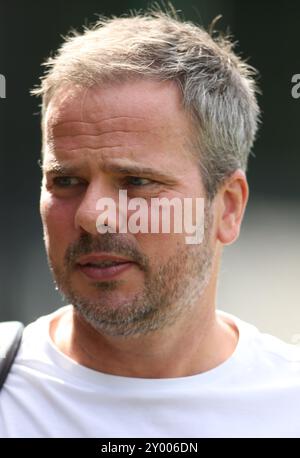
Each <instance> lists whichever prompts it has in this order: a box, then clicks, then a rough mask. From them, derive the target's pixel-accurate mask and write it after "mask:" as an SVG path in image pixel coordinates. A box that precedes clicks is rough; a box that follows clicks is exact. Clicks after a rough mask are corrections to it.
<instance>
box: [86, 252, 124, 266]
mask: <svg viewBox="0 0 300 458" xmlns="http://www.w3.org/2000/svg"><path fill="white" fill-rule="evenodd" d="M99 261H115V262H133V261H131V259H127V258H121V257H120V256H115V255H113V254H107V253H95V254H89V255H86V256H82V257H81V258H79V259H78V261H77V264H80V265H81V266H82V265H84V264H89V263H91V264H93V263H95V262H99Z"/></svg>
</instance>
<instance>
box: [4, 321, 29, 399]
mask: <svg viewBox="0 0 300 458" xmlns="http://www.w3.org/2000/svg"><path fill="white" fill-rule="evenodd" d="M23 329H24V326H23V324H22V323H20V322H19V321H4V322H3V323H0V390H1V388H2V387H3V385H4V382H5V380H6V377H7V376H8V373H9V371H10V368H11V366H12V364H13V362H14V359H15V357H16V354H17V352H18V349H19V346H20V343H21V339H22V334H23Z"/></svg>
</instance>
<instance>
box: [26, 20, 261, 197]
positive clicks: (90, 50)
mask: <svg viewBox="0 0 300 458" xmlns="http://www.w3.org/2000/svg"><path fill="white" fill-rule="evenodd" d="M44 65H45V66H46V67H47V70H46V72H45V75H44V76H43V77H42V78H41V85H40V86H39V87H38V88H35V89H34V90H33V91H32V93H33V94H35V95H38V96H42V122H43V118H44V115H45V112H46V109H47V106H48V104H49V102H50V100H51V98H52V96H53V94H54V93H55V92H56V91H57V90H58V89H59V88H60V87H61V86H62V85H64V84H70V83H71V84H78V85H80V86H83V87H91V86H93V85H95V84H97V85H98V84H102V83H106V82H114V81H122V80H126V79H128V78H132V77H141V78H143V77H147V78H153V79H158V80H160V81H162V80H174V81H176V82H177V83H178V85H179V87H180V88H181V91H182V101H183V106H184V107H185V109H186V111H187V113H189V114H190V115H191V118H192V120H193V124H194V126H195V132H196V136H195V137H196V141H195V139H193V145H194V147H193V148H192V149H193V150H194V151H197V157H198V161H199V166H200V170H201V175H202V178H203V181H204V185H205V189H206V192H207V196H208V197H209V198H210V199H212V198H213V197H214V196H215V194H216V192H217V190H218V188H219V186H220V185H221V184H222V183H223V181H224V179H226V178H227V177H228V176H230V175H231V174H232V173H233V172H234V171H235V170H237V169H238V168H241V169H243V170H244V171H246V169H247V162H248V156H249V153H250V151H251V148H252V145H253V142H254V139H255V135H256V131H257V126H258V122H259V108H258V105H257V101H256V84H255V79H254V75H255V73H256V72H255V70H254V69H253V67H251V66H249V65H248V64H247V63H246V62H245V61H243V60H242V59H241V58H240V57H239V56H238V55H237V54H235V53H234V51H233V43H232V42H231V40H230V38H229V37H224V36H221V35H219V36H216V34H210V33H208V32H206V31H205V30H204V29H203V28H201V27H199V26H197V25H195V24H193V23H190V22H186V21H184V22H183V21H181V20H180V19H179V18H178V17H177V16H176V15H173V16H172V15H171V14H169V13H164V12H160V11H150V12H146V13H144V14H136V15H134V16H129V17H121V18H116V17H113V18H101V19H100V20H99V21H98V22H97V23H96V24H95V25H93V26H92V27H91V28H85V29H84V32H83V33H81V34H80V33H78V32H74V31H73V32H72V33H71V35H69V36H68V37H67V38H66V39H65V42H64V44H63V45H62V46H61V47H60V49H59V50H58V52H57V54H56V55H55V56H54V57H52V58H50V59H48V61H47V62H46V63H45V64H44ZM195 147H196V148H195Z"/></svg>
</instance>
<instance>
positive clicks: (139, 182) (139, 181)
mask: <svg viewBox="0 0 300 458" xmlns="http://www.w3.org/2000/svg"><path fill="white" fill-rule="evenodd" d="M124 181H125V183H126V184H127V185H129V186H138V187H142V186H147V185H151V184H155V181H153V180H149V179H148V178H142V177H134V176H129V177H126V178H125V180H124Z"/></svg>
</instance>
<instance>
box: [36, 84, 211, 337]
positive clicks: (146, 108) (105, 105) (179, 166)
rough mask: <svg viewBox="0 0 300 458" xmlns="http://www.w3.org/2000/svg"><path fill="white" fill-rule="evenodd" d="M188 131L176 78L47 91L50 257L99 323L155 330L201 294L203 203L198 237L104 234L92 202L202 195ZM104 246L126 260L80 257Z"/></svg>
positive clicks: (207, 249) (67, 292)
mask: <svg viewBox="0 0 300 458" xmlns="http://www.w3.org/2000/svg"><path fill="white" fill-rule="evenodd" d="M191 136H192V129H191V124H190V120H189V118H188V117H187V115H186V113H185V112H184V110H183V108H182V106H181V96H180V92H179V89H178V87H177V86H176V85H175V83H173V82H154V81H148V80H137V81H131V82H126V83H122V84H121V83H119V84H114V85H110V86H109V85H107V86H102V87H93V88H89V89H83V88H75V87H73V88H71V87H68V88H65V89H64V90H60V91H58V92H57V93H56V95H55V96H54V97H53V99H52V100H51V103H50V105H49V107H48V110H47V113H46V119H45V151H44V162H43V166H44V176H43V184H42V190H41V203H40V208H41V216H42V221H43V226H44V238H45V243H46V250H47V255H48V260H49V264H50V267H51V270H52V271H53V275H54V278H55V281H56V283H57V285H58V287H59V289H60V291H61V292H62V293H63V295H64V296H65V298H66V299H67V300H68V301H69V302H71V303H72V304H73V305H74V307H75V310H76V311H77V313H79V314H80V315H81V316H82V317H83V318H84V319H85V320H87V321H88V322H89V323H90V324H92V326H94V327H95V328H96V329H99V330H101V331H102V332H106V333H108V334H111V335H131V334H137V333H146V332H149V331H151V330H154V329H161V328H163V327H164V326H166V325H167V324H168V325H169V324H172V323H173V322H174V321H175V320H176V319H178V318H179V317H181V316H182V315H183V314H184V313H188V311H189V310H190V308H191V307H192V306H193V304H195V303H196V301H197V300H199V297H200V296H201V294H203V290H204V288H205V286H206V284H207V282H208V280H209V277H210V271H211V261H212V248H211V243H210V240H209V232H210V230H209V229H210V226H211V222H210V221H209V219H210V218H208V215H209V212H208V211H207V212H206V215H205V216H206V221H205V224H206V226H207V231H206V237H205V239H204V242H203V243H201V244H194V245H188V244H186V242H185V236H186V234H184V233H174V232H173V233H135V234H133V233H130V232H127V233H124V234H121V233H106V234H100V233H99V232H98V230H97V226H96V221H97V217H98V216H99V211H97V207H96V204H97V201H98V200H99V199H101V198H103V197H106V198H107V197H109V198H111V199H113V201H114V202H116V203H118V197H119V190H120V189H122V190H126V191H127V196H128V200H130V199H132V198H136V197H138V198H143V199H146V200H147V202H148V203H149V204H150V201H151V199H152V198H155V197H156V198H162V197H166V198H168V199H172V198H174V197H179V198H180V199H183V198H185V197H189V198H196V197H198V198H199V197H204V196H205V191H204V188H203V184H202V181H201V178H200V173H199V167H198V165H197V164H196V161H195V159H194V158H193V156H192V154H191V153H190V151H189V148H190V146H189V143H190V139H191ZM129 215H130V212H129ZM150 219H151V216H150ZM171 222H172V220H171ZM149 224H150V223H149ZM171 227H172V225H171ZM100 253H101V254H102V255H103V254H104V255H106V256H107V255H114V256H116V257H118V258H122V261H123V262H124V260H127V261H130V262H129V263H128V264H124V265H123V267H121V268H120V267H117V268H116V267H111V266H110V264H109V263H110V262H111V260H107V259H106V260H103V259H102V258H101V257H100V258H99V259H98V261H99V262H97V264H98V266H95V265H94V266H91V265H87V263H86V259H84V256H85V257H86V256H87V255H90V254H94V255H96V256H97V255H100ZM95 259H96V258H95ZM95 259H92V262H90V263H89V264H93V262H94V261H95ZM89 261H91V259H90V260H89ZM96 261H97V259H96ZM94 264H95V262H94Z"/></svg>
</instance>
